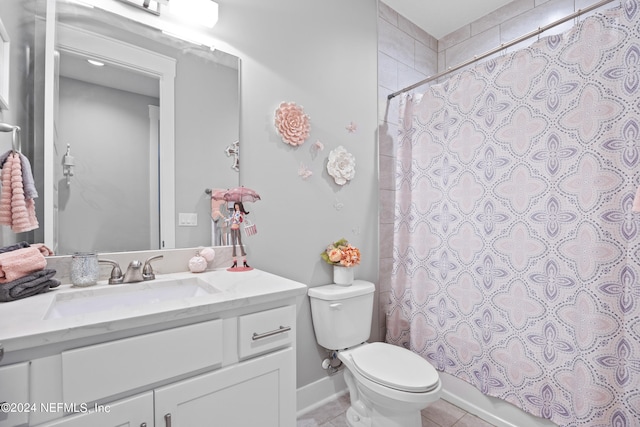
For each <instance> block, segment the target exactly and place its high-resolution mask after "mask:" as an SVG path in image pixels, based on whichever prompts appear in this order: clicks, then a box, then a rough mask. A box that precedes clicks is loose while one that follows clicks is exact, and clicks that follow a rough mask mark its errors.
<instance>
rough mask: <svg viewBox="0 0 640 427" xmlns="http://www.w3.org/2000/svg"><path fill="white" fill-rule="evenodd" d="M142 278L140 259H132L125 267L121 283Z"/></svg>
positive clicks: (141, 279)
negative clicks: (125, 270)
mask: <svg viewBox="0 0 640 427" xmlns="http://www.w3.org/2000/svg"><path fill="white" fill-rule="evenodd" d="M143 280H144V279H143V278H142V263H141V262H140V261H138V260H137V259H136V260H133V261H131V262H130V263H129V267H127V272H126V273H124V279H123V280H122V282H123V283H134V282H142V281H143Z"/></svg>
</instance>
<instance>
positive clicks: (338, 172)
mask: <svg viewBox="0 0 640 427" xmlns="http://www.w3.org/2000/svg"><path fill="white" fill-rule="evenodd" d="M327 172H329V175H331V176H332V177H333V179H334V181H335V182H336V184H338V185H345V184H346V183H347V182H349V181H350V180H352V179H353V177H354V176H355V175H356V158H355V157H353V154H351V153H349V152H348V151H347V150H346V149H345V148H344V147H343V146H342V145H341V146H339V147H338V148H335V149H333V150H331V152H330V153H329V162H328V163H327Z"/></svg>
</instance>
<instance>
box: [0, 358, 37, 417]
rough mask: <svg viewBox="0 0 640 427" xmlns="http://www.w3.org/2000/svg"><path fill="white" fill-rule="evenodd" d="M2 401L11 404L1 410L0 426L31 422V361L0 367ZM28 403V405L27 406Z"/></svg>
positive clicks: (0, 399)
mask: <svg viewBox="0 0 640 427" xmlns="http://www.w3.org/2000/svg"><path fill="white" fill-rule="evenodd" d="M0 402H6V403H7V404H9V407H8V411H6V412H4V411H0V427H5V426H6V427H9V426H16V425H22V424H24V425H26V424H27V423H28V422H29V412H30V410H31V409H32V408H31V406H29V363H28V362H25V363H16V364H15V365H8V366H3V367H1V368H0ZM25 405H26V407H25Z"/></svg>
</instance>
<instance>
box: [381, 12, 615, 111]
mask: <svg viewBox="0 0 640 427" xmlns="http://www.w3.org/2000/svg"><path fill="white" fill-rule="evenodd" d="M612 1H614V0H601V1H599V2H597V3H594V4H592V5H591V6H588V7H586V8H584V9H578V10H577V11H576V12H573V13H572V14H570V15H567V16H565V17H564V18H561V19H558V20H557V21H554V22H552V23H550V24H547V25H545V26H543V27H538V29H537V30H534V31H531V32H529V33H527V34H524V35H522V36H520V37H518V38H516V39H513V40H511V41H509V42H507V43H502V44H501V45H500V46H498V47H495V48H493V49H491V50H489V51H487V52H485V53H483V54H481V55H479V56H474V57H473V58H472V59H470V60H468V61H465V62H462V63H460V64H458V65H455V66H453V67H449V68H447V69H446V70H445V71H441V72H439V73H438V74H434V75H432V76H429V77H427V78H426V79H424V80H421V81H419V82H418V83H414V84H412V85H411V86H407V87H405V88H404V89H400V90H399V91H397V92H393V93H392V94H389V95H388V96H387V99H388V100H389V99H393V98H395V97H396V96H398V95H400V94H402V93H405V92H408V91H410V90H412V89H415V88H417V87H419V86H422V85H423V84H426V83H429V82H431V81H433V80H436V79H439V78H440V77H442V76H445V75H447V74H449V73H452V72H454V71H457V70H459V69H460V68H464V67H466V66H467V65H470V64H473V63H474V62H477V61H479V60H481V59H484V58H486V57H487V56H490V55H493V54H494V53H497V52H500V51H501V50H504V49H507V48H509V47H511V46H513V45H515V44H517V43H520V42H522V41H524V40H527V39H530V38H531V37H535V36H537V35H538V34H540V33H543V32H545V31H547V30H549V29H551V28H553V27H555V26H556V25H560V24H564V23H565V22H567V21H570V20H572V19H574V18H577V17H578V16H580V15H582V14H583V13H587V12H591V11H592V10H594V9H597V8H599V7H600V6H604V5H605V4H607V3H611V2H612Z"/></svg>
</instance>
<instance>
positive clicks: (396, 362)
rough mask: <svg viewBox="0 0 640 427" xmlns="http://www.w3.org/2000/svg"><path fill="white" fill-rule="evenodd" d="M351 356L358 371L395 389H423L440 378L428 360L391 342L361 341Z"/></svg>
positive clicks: (417, 390) (426, 388)
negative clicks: (363, 343) (365, 342)
mask: <svg viewBox="0 0 640 427" xmlns="http://www.w3.org/2000/svg"><path fill="white" fill-rule="evenodd" d="M351 358H352V360H353V363H354V365H355V367H356V369H357V370H358V372H359V373H360V374H361V375H363V376H365V377H366V378H368V379H370V380H371V381H374V382H377V383H379V384H382V385H384V386H387V387H390V388H394V389H396V390H401V391H409V392H413V393H423V392H428V391H429V390H432V389H434V388H435V387H437V385H438V382H439V376H438V372H437V371H436V369H435V368H434V367H433V366H431V364H430V363H429V362H427V361H426V360H424V359H423V358H422V357H420V356H418V355H417V354H415V353H412V352H411V351H409V350H407V349H405V348H402V347H398V346H395V345H392V344H385V343H381V342H373V343H370V344H365V345H362V346H360V347H358V348H357V349H354V350H353V353H352V354H351ZM390 368H393V369H390Z"/></svg>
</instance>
